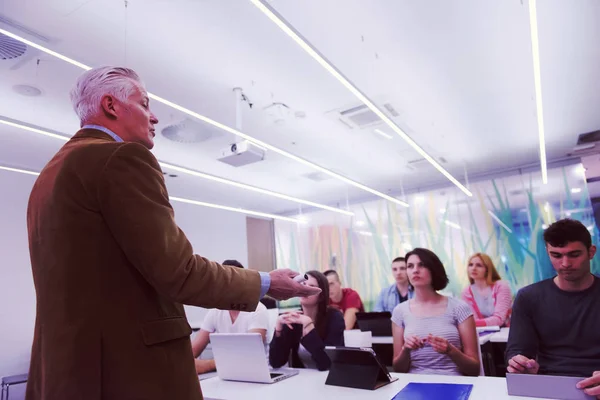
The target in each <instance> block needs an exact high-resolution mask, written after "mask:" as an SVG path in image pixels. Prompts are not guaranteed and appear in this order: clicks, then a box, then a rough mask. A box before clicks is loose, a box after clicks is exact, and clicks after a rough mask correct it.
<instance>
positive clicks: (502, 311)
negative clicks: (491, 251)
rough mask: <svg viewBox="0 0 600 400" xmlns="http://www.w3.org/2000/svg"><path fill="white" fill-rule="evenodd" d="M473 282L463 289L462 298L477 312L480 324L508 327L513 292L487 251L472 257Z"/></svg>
mask: <svg viewBox="0 0 600 400" xmlns="http://www.w3.org/2000/svg"><path fill="white" fill-rule="evenodd" d="M467 272H468V274H469V282H471V285H470V286H468V287H466V288H465V290H463V292H462V298H463V300H464V301H466V302H467V303H468V304H469V305H470V306H471V308H473V311H474V312H475V324H476V325H477V326H494V325H497V326H508V316H509V312H510V309H511V307H512V293H511V291H510V287H509V286H508V283H506V282H505V281H503V280H501V279H502V278H500V275H499V274H498V271H496V267H494V263H493V262H492V259H491V258H490V257H489V256H488V255H487V254H484V253H476V254H474V255H472V256H471V258H469V264H468V266H467Z"/></svg>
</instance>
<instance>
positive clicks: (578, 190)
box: [571, 188, 581, 194]
mask: <svg viewBox="0 0 600 400" xmlns="http://www.w3.org/2000/svg"><path fill="white" fill-rule="evenodd" d="M571 193H573V194H577V193H581V188H572V189H571Z"/></svg>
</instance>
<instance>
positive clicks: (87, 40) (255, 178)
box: [0, 0, 600, 213]
mask: <svg viewBox="0 0 600 400" xmlns="http://www.w3.org/2000/svg"><path fill="white" fill-rule="evenodd" d="M341 4H343V6H340V5H341ZM271 5H272V6H273V7H274V8H275V9H276V10H277V11H278V12H279V13H280V14H281V15H282V16H283V17H284V18H286V19H287V20H288V22H289V23H290V24H291V25H293V26H294V27H295V28H296V29H297V30H298V31H299V32H301V33H302V35H303V36H304V37H305V38H306V39H308V41H310V42H311V43H312V44H313V45H314V46H315V47H316V48H317V49H319V51H320V52H321V53H322V54H324V55H325V57H326V58H327V59H328V60H329V61H330V62H332V63H333V64H334V65H335V66H336V67H337V68H338V69H339V70H340V71H342V72H343V73H344V74H345V75H346V76H347V77H348V78H349V79H350V80H351V81H352V82H353V83H354V84H355V85H356V86H357V87H359V88H360V89H361V90H362V91H363V92H364V93H366V94H367V95H368V96H369V97H371V98H372V99H373V100H374V101H375V102H376V103H377V104H378V105H380V106H383V105H384V104H390V105H391V106H392V107H393V109H394V110H395V111H396V112H397V116H395V117H393V118H392V119H393V120H394V122H396V123H397V124H398V125H399V126H400V127H401V128H403V129H404V130H405V131H406V132H407V133H408V134H409V135H410V136H411V137H412V138H413V139H414V140H415V141H416V142H417V143H418V144H419V145H420V146H422V147H423V148H424V149H425V150H426V151H427V152H428V153H429V154H431V155H432V156H433V157H435V158H437V159H438V160H439V159H440V158H442V159H443V160H445V162H442V165H443V166H444V167H445V168H446V169H448V171H450V173H452V174H453V175H454V176H455V177H457V179H459V180H461V181H463V180H464V175H465V172H466V173H467V174H468V175H469V176H475V175H478V174H482V173H488V172H490V171H502V170H505V169H507V168H514V167H515V166H520V165H530V164H532V163H536V162H538V160H539V156H538V134H537V123H536V115H535V96H534V80H533V67H532V55H531V44H530V43H531V42H530V36H529V11H528V7H527V2H526V1H524V2H523V4H522V2H521V1H520V0H507V1H502V2H499V1H496V0H480V1H477V2H473V1H466V0H454V1H452V2H448V1H439V0H438V1H433V0H423V1H418V2H415V1H408V0H405V1H404V0H403V1H392V0H374V1H370V2H369V4H368V6H367V5H366V3H365V2H364V1H360V0H345V1H344V2H343V3H340V2H339V1H335V0H326V1H324V0H305V1H302V2H298V1H294V0H273V1H271ZM0 16H2V17H3V18H5V19H8V20H10V21H9V25H6V24H2V27H4V28H5V29H7V30H9V31H11V32H14V33H17V34H24V33H23V32H24V31H25V30H26V31H30V33H31V32H34V33H36V34H37V35H39V36H40V38H37V39H36V38H33V39H32V40H35V41H36V42H37V43H39V44H42V45H44V46H46V47H49V48H51V49H52V50H55V51H57V52H59V53H62V54H64V55H67V56H69V57H71V58H74V59H76V60H78V61H80V62H83V63H85V64H88V65H92V66H98V65H106V64H119V65H127V66H129V67H132V68H134V69H135V70H137V71H138V73H139V74H140V75H141V76H142V78H143V79H144V81H145V83H146V86H147V88H148V90H149V91H151V92H153V93H155V94H157V95H159V96H161V97H164V98H167V99H169V100H171V101H173V102H175V103H177V104H180V105H182V106H184V107H187V108H189V109H191V110H193V111H195V112H198V113H201V114H203V115H206V116H208V117H210V118H212V119H214V120H216V121H219V122H221V123H224V124H226V125H229V126H232V127H233V126H235V125H236V118H235V115H236V114H235V100H234V93H233V88H234V87H241V88H242V89H243V92H244V94H245V95H246V96H247V98H248V99H249V100H250V102H251V103H252V104H253V106H252V108H250V107H249V106H248V104H247V103H244V104H242V121H241V130H242V131H243V132H245V133H248V134H250V135H251V136H253V137H255V138H258V139H260V140H262V141H264V142H267V143H269V144H272V145H274V146H277V147H279V148H281V149H284V150H286V151H288V152H290V153H293V154H295V155H298V156H300V157H302V158H305V159H307V160H310V161H312V162H314V163H316V164H318V165H321V166H323V167H325V168H328V169H331V170H333V171H335V172H337V173H340V174H342V175H344V176H346V177H349V178H350V179H353V180H355V181H358V182H360V183H362V184H365V185H368V186H370V187H372V188H374V189H377V190H379V191H381V192H384V193H392V194H400V193H402V192H403V191H404V192H409V191H415V190H419V189H420V188H425V187H429V186H431V185H439V184H446V183H448V184H450V183H449V182H448V181H447V180H446V179H445V178H444V177H443V176H442V175H441V174H440V173H439V172H437V171H436V170H435V169H433V167H431V166H430V165H428V164H427V163H422V162H417V163H413V162H414V161H418V160H419V159H420V158H421V157H420V156H419V155H418V154H417V153H416V152H415V151H414V150H413V149H412V148H410V147H409V146H408V145H407V144H406V143H405V142H404V141H403V140H402V139H401V138H400V137H398V136H393V138H392V139H386V138H384V137H382V136H380V135H378V134H376V133H374V132H373V127H369V128H365V129H358V128H355V129H349V128H348V127H347V126H346V125H344V124H342V123H341V122H340V121H339V119H338V116H336V111H339V110H342V109H348V108H351V107H354V106H358V105H360V104H361V103H360V102H359V101H358V100H357V99H356V98H354V96H353V95H352V94H351V93H350V92H349V91H348V90H347V89H346V88H344V87H343V86H342V85H341V84H340V83H339V82H338V81H337V80H335V79H334V78H333V77H332V76H331V75H329V74H328V73H327V72H326V71H325V70H324V69H323V68H322V67H321V66H320V65H319V64H317V63H316V62H315V61H314V60H313V59H312V58H310V57H309V56H308V55H307V54H306V53H305V52H304V51H303V50H302V49H301V48H300V47H299V46H298V45H297V44H295V43H294V42H293V41H292V40H291V39H290V38H289V37H288V36H286V35H285V34H284V33H283V32H281V31H280V30H279V28H277V27H276V26H275V24H273V23H272V22H271V21H270V20H269V19H267V18H266V17H265V16H264V15H263V14H262V13H261V12H260V11H259V10H258V9H257V8H256V7H254V6H253V5H252V4H251V3H250V2H249V1H246V0H235V1H234V0H222V1H217V0H128V2H127V7H125V3H124V1H123V0H91V1H90V0H0ZM598 20H600V3H599V2H597V1H594V0H585V1H584V0H581V1H578V2H576V3H573V2H569V1H566V0H546V1H544V2H539V4H538V23H539V37H540V58H541V75H542V93H543V103H544V122H545V127H546V140H547V142H546V143H547V152H548V158H549V159H550V160H557V159H562V158H564V157H565V156H566V155H567V154H568V153H570V152H571V151H572V148H573V146H574V145H575V144H576V141H577V135H579V134H581V133H585V132H590V131H594V130H598V129H600V113H598V112H597V107H598V104H600V91H598V90H597V89H596V87H595V85H594V83H595V82H597V81H598V78H600V48H599V47H598V46H597V44H596V43H595V42H596V40H595V38H597V37H599V36H600V25H599V24H598V23H597V21H598ZM5 22H6V21H5ZM25 33H27V32H25ZM28 37H30V38H31V37H32V36H31V35H29V36H28ZM44 38H45V39H44ZM30 50H33V49H28V51H30ZM27 57H29V59H28V58H27ZM38 59H39V62H38ZM11 68H13V69H11ZM80 73H81V70H79V69H77V68H76V67H74V66H72V65H69V64H67V63H65V62H63V61H61V60H58V59H56V58H53V57H51V56H48V55H46V54H43V53H38V54H36V53H35V52H32V53H31V54H28V53H26V56H25V57H24V58H22V59H20V60H9V61H6V60H0V74H1V75H2V79H0V110H1V111H0V114H2V115H3V116H4V117H8V118H11V119H14V120H18V121H23V122H24V123H26V124H33V125H36V126H40V127H44V128H47V129H51V130H55V131H59V132H64V133H65V134H68V135H72V134H74V133H75V131H76V130H77V128H78V121H77V118H76V117H75V115H74V113H73V111H72V110H71V106H70V103H69V99H68V92H69V90H70V88H71V86H72V85H73V83H74V81H75V79H76V78H77V76H78V75H79V74H80ZM17 84H27V85H33V86H35V87H37V88H39V89H40V90H41V92H42V94H41V95H40V96H38V97H27V96H23V95H20V94H17V93H16V92H15V91H14V90H13V86H14V85H17ZM273 103H284V104H285V105H286V106H287V107H288V108H289V110H290V112H289V115H284V117H283V118H282V119H283V121H282V122H278V123H276V122H275V120H274V118H273V116H272V112H271V111H272V110H273V108H270V109H269V106H270V105H272V104H273ZM151 106H152V108H153V110H154V112H155V113H156V114H157V116H158V118H159V119H160V123H159V125H158V129H157V131H159V130H161V129H163V128H165V127H167V126H169V125H171V124H174V123H178V122H180V121H182V120H183V119H184V118H185V117H186V116H185V115H184V114H182V113H180V112H179V111H175V110H173V109H171V108H168V107H166V106H164V105H162V104H158V103H156V102H154V103H153V104H151ZM204 128H205V129H206V130H207V131H208V132H210V138H209V139H208V140H205V141H203V142H200V143H193V144H183V143H176V142H172V141H170V140H168V139H166V138H164V137H162V135H157V140H156V146H155V148H154V150H153V152H154V153H155V155H156V156H157V158H159V159H161V160H163V161H166V162H171V163H174V164H178V165H182V166H185V167H188V168H193V169H197V170H200V171H203V172H207V173H210V174H212V175H217V176H221V177H224V178H228V179H232V180H236V181H239V182H244V183H247V184H250V185H254V186H258V187H261V188H265V189H269V190H274V191H277V192H280V193H285V194H287V195H291V196H296V197H300V198H304V199H307V200H311V201H315V202H319V203H324V204H330V205H338V204H339V205H340V206H345V204H347V202H353V201H356V200H357V199H365V198H368V197H369V196H371V195H369V194H368V193H365V192H363V191H361V190H359V189H357V188H354V187H352V186H349V185H348V184H346V183H343V182H340V181H337V180H335V179H333V178H329V179H325V180H313V179H309V178H307V175H309V174H312V173H314V172H315V170H313V169H311V168H310V167H307V166H305V165H302V164H299V163H297V162H295V161H293V160H290V159H287V158H285V157H283V156H281V155H278V154H276V153H274V152H272V151H268V152H267V156H266V159H265V160H264V161H261V162H258V163H255V164H250V165H246V166H243V167H238V168H235V167H232V166H230V165H227V164H224V163H221V162H219V161H217V158H218V155H219V153H220V151H221V150H222V149H223V148H225V147H227V146H228V144H230V143H231V142H233V141H234V137H233V136H232V135H231V134H229V133H226V132H224V131H218V130H215V129H214V128H212V127H209V126H207V125H205V126H204ZM379 128H380V129H381V130H383V131H386V132H387V133H390V134H391V133H392V132H391V131H390V130H389V129H387V128H386V127H385V126H384V125H381V126H379ZM60 145H61V142H58V141H56V140H53V139H50V138H46V137H42V136H40V135H37V134H33V133H29V132H25V131H19V130H16V129H12V128H7V127H4V126H0V164H3V165H12V166H19V167H22V168H28V169H40V168H41V167H43V165H44V164H45V163H46V162H47V161H48V160H49V159H50V157H51V156H52V155H53V154H54V152H56V150H57V149H58V148H59V146H60ZM411 165H412V167H411ZM317 178H318V177H317ZM167 184H168V187H169V192H170V194H172V195H175V196H180V197H189V198H193V199H196V200H200V201H210V202H216V203H219V204H225V205H229V206H236V207H244V208H248V209H253V210H257V211H264V212H275V213H281V212H287V213H289V212H290V211H293V210H295V209H298V205H297V204H295V203H293V202H291V201H287V200H281V199H275V198H272V197H269V196H265V195H260V194H256V193H248V192H246V191H243V190H241V189H235V188H231V187H228V186H226V185H223V184H219V183H214V182H210V181H206V180H202V179H199V178H194V177H190V176H184V175H181V174H178V176H177V177H176V178H167ZM550 184H552V180H551V182H550ZM556 184H558V185H560V184H561V182H557V183H556ZM371 197H372V196H371Z"/></svg>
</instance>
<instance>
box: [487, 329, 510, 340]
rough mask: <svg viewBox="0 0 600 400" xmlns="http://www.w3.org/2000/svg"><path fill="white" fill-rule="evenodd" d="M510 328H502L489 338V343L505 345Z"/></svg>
mask: <svg viewBox="0 0 600 400" xmlns="http://www.w3.org/2000/svg"><path fill="white" fill-rule="evenodd" d="M509 331H510V328H502V329H500V332H496V333H494V334H493V335H492V337H491V338H490V342H492V343H506V342H508V332H509Z"/></svg>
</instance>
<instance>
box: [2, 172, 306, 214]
mask: <svg viewBox="0 0 600 400" xmlns="http://www.w3.org/2000/svg"><path fill="white" fill-rule="evenodd" d="M0 170H4V171H9V172H18V173H20V174H27V175H35V176H38V175H39V174H40V173H39V172H34V171H27V170H24V169H19V168H11V167H5V166H2V165H0ZM169 200H171V201H177V202H180V203H188V204H193V205H196V206H202V207H210V208H218V209H220V210H226V211H233V212H238V213H242V214H246V215H254V216H257V217H263V218H272V219H279V220H282V221H289V222H296V223H299V224H303V223H306V220H305V219H304V218H290V217H284V216H281V215H275V214H268V213H264V212H260V211H251V210H246V209H243V208H235V207H228V206H222V205H220V204H213V203H205V202H203V201H196V200H190V199H184V198H181V197H174V196H169Z"/></svg>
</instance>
